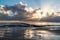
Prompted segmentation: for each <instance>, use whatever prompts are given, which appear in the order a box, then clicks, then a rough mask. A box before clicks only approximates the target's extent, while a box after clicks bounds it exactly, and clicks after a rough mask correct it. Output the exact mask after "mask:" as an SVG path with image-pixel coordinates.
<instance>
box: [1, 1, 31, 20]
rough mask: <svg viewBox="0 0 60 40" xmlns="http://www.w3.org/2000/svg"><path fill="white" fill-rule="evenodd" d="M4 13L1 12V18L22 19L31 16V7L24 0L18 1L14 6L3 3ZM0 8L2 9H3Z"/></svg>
mask: <svg viewBox="0 0 60 40" xmlns="http://www.w3.org/2000/svg"><path fill="white" fill-rule="evenodd" d="M1 9H2V13H1V12H0V20H21V19H28V18H30V17H29V16H28V15H29V13H30V9H31V7H28V6H27V4H24V3H22V2H20V3H17V4H15V5H13V6H8V5H5V6H4V5H1ZM1 9H0V10H1Z"/></svg>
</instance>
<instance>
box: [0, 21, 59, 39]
mask: <svg viewBox="0 0 60 40" xmlns="http://www.w3.org/2000/svg"><path fill="white" fill-rule="evenodd" d="M19 23H22V22H19ZM24 23H27V24H30V25H39V26H40V27H32V26H29V27H25V26H24V27H21V26H16V25H15V26H14V25H11V24H13V23H11V22H10V23H8V22H7V23H4V22H3V23H2V24H6V25H4V26H5V27H3V26H0V38H2V39H3V38H7V39H13V40H15V39H16V40H17V39H19V40H60V23H59V22H30V21H26V22H24ZM0 24H1V23H0ZM7 24H10V25H11V26H10V25H9V26H7ZM22 25H23V24H22ZM47 25H48V26H47ZM42 26H44V28H45V27H47V28H50V29H49V30H44V29H42V30H41V28H42Z"/></svg>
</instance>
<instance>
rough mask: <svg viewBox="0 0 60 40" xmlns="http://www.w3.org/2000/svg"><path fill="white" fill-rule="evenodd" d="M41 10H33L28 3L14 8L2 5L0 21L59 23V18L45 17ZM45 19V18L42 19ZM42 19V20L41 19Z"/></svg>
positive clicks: (19, 4)
mask: <svg viewBox="0 0 60 40" xmlns="http://www.w3.org/2000/svg"><path fill="white" fill-rule="evenodd" d="M41 14H44V13H43V12H41V9H40V8H37V9H33V8H31V7H28V5H27V4H26V3H22V2H19V3H17V4H15V5H13V6H8V5H0V20H28V21H34V20H35V21H48V22H51V21H52V22H58V21H60V15H59V16H53V17H45V16H46V15H45V14H44V15H43V16H41ZM42 17H43V18H42ZM40 18H42V19H40Z"/></svg>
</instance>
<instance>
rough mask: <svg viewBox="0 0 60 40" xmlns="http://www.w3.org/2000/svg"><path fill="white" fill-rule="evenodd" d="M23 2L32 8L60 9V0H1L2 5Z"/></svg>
mask: <svg viewBox="0 0 60 40" xmlns="http://www.w3.org/2000/svg"><path fill="white" fill-rule="evenodd" d="M19 2H23V3H26V4H27V5H28V6H29V7H32V8H42V9H45V8H46V6H48V8H47V9H49V8H50V9H54V10H56V11H59V10H60V0H0V5H9V6H10V5H15V4H16V3H19Z"/></svg>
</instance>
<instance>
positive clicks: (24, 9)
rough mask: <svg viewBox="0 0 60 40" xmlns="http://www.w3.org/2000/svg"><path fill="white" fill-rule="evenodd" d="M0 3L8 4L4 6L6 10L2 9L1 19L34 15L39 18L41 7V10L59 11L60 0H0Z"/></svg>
mask: <svg viewBox="0 0 60 40" xmlns="http://www.w3.org/2000/svg"><path fill="white" fill-rule="evenodd" d="M26 4H27V6H26ZM0 5H9V6H10V7H7V8H6V9H7V12H5V11H4V13H3V15H4V16H3V15H2V16H1V18H0V19H2V18H3V19H4V18H6V19H9V18H11V19H13V18H14V19H17V18H18V19H22V18H23V19H29V18H32V16H34V17H33V18H37V17H39V19H40V18H41V16H40V11H39V8H41V9H42V10H43V11H45V9H47V10H49V12H51V11H57V12H58V11H59V12H60V0H0ZM36 8H37V9H36ZM4 10H5V9H4ZM45 12H46V11H45ZM26 14H28V15H26ZM33 14H34V15H33ZM43 16H45V15H43ZM56 18H57V17H55V18H54V19H56ZM59 18H60V17H58V19H59ZM39 19H38V20H39ZM29 20H30V19H29Z"/></svg>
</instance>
